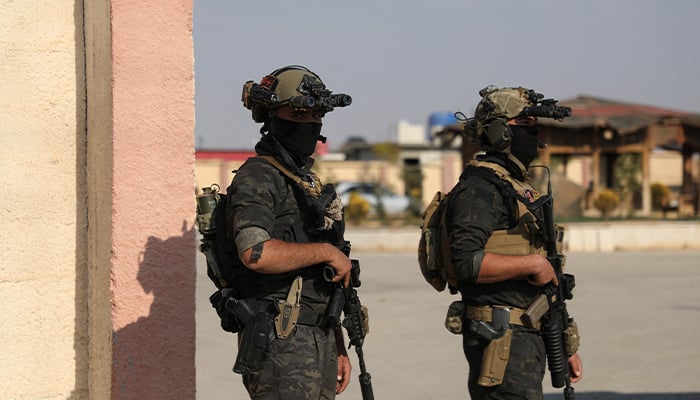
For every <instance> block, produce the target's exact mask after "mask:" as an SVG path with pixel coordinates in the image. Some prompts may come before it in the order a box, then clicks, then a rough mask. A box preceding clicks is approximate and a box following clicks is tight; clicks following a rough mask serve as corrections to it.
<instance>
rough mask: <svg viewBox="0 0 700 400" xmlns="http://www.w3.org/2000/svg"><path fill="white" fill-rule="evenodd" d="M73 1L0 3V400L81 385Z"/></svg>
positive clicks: (80, 163)
mask: <svg viewBox="0 0 700 400" xmlns="http://www.w3.org/2000/svg"><path fill="white" fill-rule="evenodd" d="M76 13H77V14H78V15H80V17H79V19H80V20H82V16H81V12H80V7H79V6H76V5H75V2H74V1H69V0H63V1H51V2H45V1H21V2H20V1H14V2H13V1H2V2H0V20H1V21H2V23H0V58H1V59H2V62H0V93H2V96H0V110H2V112H1V113H0V115H1V116H2V117H0V118H1V119H0V152H1V155H0V186H2V188H3V189H2V190H1V191H0V221H2V224H0V246H1V247H0V248H1V249H2V250H1V251H0V254H1V256H0V307H1V311H0V348H1V349H2V351H0V397H2V398H11V399H38V398H41V399H66V398H68V397H69V396H70V395H71V393H72V392H73V391H74V390H75V389H78V390H79V391H83V390H84V389H85V387H86V384H87V376H86V374H85V373H84V372H85V368H86V366H85V365H81V364H84V363H85V361H86V357H87V347H86V341H87V337H86V326H85V321H86V318H87V309H86V307H85V306H84V304H85V295H84V293H85V288H86V286H85V285H86V284H87V281H86V279H85V277H86V275H85V262H86V252H85V247H84V246H83V245H84V243H85V240H86V214H85V211H84V210H85V202H84V199H85V193H86V192H85V186H84V182H85V168H84V164H85V158H84V153H85V125H84V121H85V112H84V111H85V106H84V100H85V99H84V79H83V77H82V76H83V65H82V63H79V62H76V61H77V60H82V59H83V53H82V42H77V41H76V39H77V40H81V38H82V34H77V33H76Z"/></svg>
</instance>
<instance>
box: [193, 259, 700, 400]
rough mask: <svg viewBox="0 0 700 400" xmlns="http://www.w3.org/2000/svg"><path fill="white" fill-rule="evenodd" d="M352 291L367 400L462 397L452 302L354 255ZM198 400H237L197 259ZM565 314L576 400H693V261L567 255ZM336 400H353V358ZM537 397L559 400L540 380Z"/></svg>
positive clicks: (696, 308)
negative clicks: (363, 318)
mask: <svg viewBox="0 0 700 400" xmlns="http://www.w3.org/2000/svg"><path fill="white" fill-rule="evenodd" d="M353 258H357V259H359V260H360V262H361V265H362V274H361V280H362V286H361V287H360V288H359V289H358V293H359V295H360V298H361V300H362V302H363V304H365V305H367V306H368V307H369V312H370V334H369V335H368V336H367V338H366V341H365V346H364V353H365V359H366V363H367V369H368V371H369V373H370V374H371V375H372V384H373V388H374V395H375V398H376V399H378V400H389V399H392V400H426V399H440V400H452V399H455V400H456V399H468V398H469V396H468V394H467V390H466V374H467V365H466V361H465V360H464V356H463V354H462V350H461V340H460V337H459V336H455V335H452V334H450V333H448V332H447V331H446V330H445V328H444V327H443V321H444V315H445V312H446V310H447V306H448V305H449V303H450V302H451V301H452V300H454V299H455V296H450V295H449V294H447V293H438V292H436V291H434V290H433V289H432V288H431V287H430V286H429V285H428V284H427V283H425V282H424V281H423V278H422V277H421V276H420V272H419V270H418V265H417V261H416V255H415V253H414V252H410V253H407V252H403V253H392V254H389V253H359V252H355V253H354V254H353ZM197 261H198V282H197V315H196V320H197V356H196V366H197V399H198V400H224V399H227V400H231V399H247V398H248V397H247V395H246V392H245V389H244V388H243V385H242V383H241V379H240V376H239V375H236V374H234V373H233V372H232V371H231V368H232V365H233V362H234V360H235V355H236V344H235V336H234V335H231V334H227V333H225V332H223V331H222V330H221V329H219V327H218V319H217V317H216V315H215V313H214V311H213V310H212V309H211V307H210V306H209V303H208V296H209V294H210V293H211V292H212V291H213V285H212V284H211V283H210V282H209V280H208V278H207V277H206V275H205V270H204V264H203V258H202V257H201V255H200V256H199V257H198V260H197ZM567 271H568V272H571V273H573V274H574V275H575V276H576V282H577V284H576V288H575V289H574V301H572V302H570V303H569V311H570V313H571V314H572V315H573V316H575V318H576V320H577V321H578V324H579V329H580V333H581V336H582V345H581V350H580V353H581V356H582V358H583V362H584V379H583V381H582V382H580V383H578V384H576V385H575V389H576V395H577V399H579V400H581V399H584V400H592V399H600V400H609V399H615V400H622V399H624V400H632V399H642V400H672V399H673V400H675V399H679V400H690V399H700V379H698V377H697V372H698V371H700V345H699V344H698V334H699V333H700V291H699V290H698V288H699V287H700V252H698V251H680V252H614V253H572V254H569V255H568V260H567ZM350 354H351V356H350V357H351V361H352V363H353V367H354V369H353V378H352V382H351V384H350V387H349V388H348V390H346V392H345V393H343V394H342V395H340V396H338V399H340V400H342V399H358V400H359V399H360V398H361V395H360V391H359V384H358V381H357V374H358V373H359V367H358V366H357V358H356V355H355V352H354V350H350ZM544 387H545V393H546V395H545V398H546V399H549V400H551V399H559V398H563V396H562V395H561V391H560V390H558V389H553V388H551V387H550V381H549V375H548V373H547V376H546V377H545V380H544Z"/></svg>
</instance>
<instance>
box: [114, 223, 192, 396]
mask: <svg viewBox="0 0 700 400" xmlns="http://www.w3.org/2000/svg"><path fill="white" fill-rule="evenodd" d="M194 243H195V232H194V227H192V228H189V229H188V228H187V224H186V222H185V221H183V227H182V235H181V236H176V237H170V238H168V239H165V240H162V239H159V238H157V237H154V236H151V237H149V238H148V240H147V242H146V245H145V247H144V250H143V252H142V253H141V257H140V258H141V259H140V263H139V271H138V275H137V279H138V281H139V283H140V284H141V286H142V287H143V290H144V292H145V293H147V294H151V295H153V296H154V297H153V303H152V304H151V307H150V310H149V313H148V315H147V316H145V317H141V318H139V319H138V320H137V321H135V322H133V323H131V324H129V325H126V326H125V327H123V328H122V329H119V330H118V331H115V332H113V334H112V349H113V355H112V360H113V361H112V396H113V398H117V399H153V400H157V399H172V398H179V399H194V398H195V384H196V383H195V382H196V381H195V364H194V363H195V279H196V269H195V247H194ZM117 284H118V283H117Z"/></svg>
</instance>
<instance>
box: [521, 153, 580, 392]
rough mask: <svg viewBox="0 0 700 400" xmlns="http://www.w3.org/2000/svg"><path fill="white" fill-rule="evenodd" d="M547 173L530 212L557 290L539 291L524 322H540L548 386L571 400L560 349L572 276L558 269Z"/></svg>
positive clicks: (547, 287) (556, 232) (559, 256)
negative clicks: (536, 221) (543, 189)
mask: <svg viewBox="0 0 700 400" xmlns="http://www.w3.org/2000/svg"><path fill="white" fill-rule="evenodd" d="M542 168H544V169H546V170H547V195H546V196H543V197H542V198H541V202H540V201H536V202H535V203H536V204H534V205H533V208H537V210H533V211H538V214H540V215H538V216H539V217H540V221H542V225H543V226H542V232H543V236H544V246H545V249H546V250H547V261H549V263H550V264H552V267H553V268H554V273H555V274H556V276H557V281H558V282H559V285H558V286H555V285H554V284H553V283H549V284H547V285H545V286H544V287H543V292H544V293H543V294H541V295H540V296H539V297H538V298H537V299H536V300H535V301H534V302H533V304H532V305H531V306H530V307H529V308H528V309H527V311H526V312H525V315H524V318H525V322H526V323H529V324H530V325H532V324H533V323H534V322H536V321H538V320H539V319H540V317H541V318H542V333H543V338H544V345H545V350H546V353H547V366H548V367H549V372H550V376H551V379H552V386H553V387H555V388H561V387H564V386H566V387H565V388H564V398H565V399H566V400H574V396H575V395H574V388H573V387H572V386H571V375H570V374H569V363H568V358H567V354H566V351H565V346H564V331H565V330H566V328H567V327H568V326H569V322H570V321H571V319H570V318H569V313H568V312H567V310H566V303H565V301H566V300H571V299H572V298H573V293H572V291H573V289H574V285H575V279H574V276H573V275H571V274H564V273H563V271H562V267H563V264H564V255H563V254H562V253H561V252H560V251H559V249H558V248H557V243H558V242H561V239H562V237H563V234H564V232H563V230H561V229H557V228H556V227H555V225H554V199H553V198H552V181H551V177H550V176H549V168H547V167H546V166H542Z"/></svg>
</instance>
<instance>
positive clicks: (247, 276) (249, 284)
mask: <svg viewBox="0 0 700 400" xmlns="http://www.w3.org/2000/svg"><path fill="white" fill-rule="evenodd" d="M247 162H263V163H265V162H267V163H269V164H271V165H272V166H274V167H275V169H276V170H278V171H279V172H280V173H281V174H282V175H284V177H285V180H286V181H287V182H288V183H289V184H290V186H291V187H292V191H293V194H294V197H295V199H296V202H297V205H298V207H299V211H300V214H301V218H300V220H299V221H298V222H297V223H295V224H293V225H291V226H283V227H279V228H275V229H273V230H272V231H271V232H270V237H271V238H272V239H279V240H285V241H290V236H293V237H294V241H295V242H296V243H308V242H329V243H331V244H335V245H338V243H337V242H339V241H340V239H342V232H338V231H335V230H333V229H331V230H326V231H323V230H319V229H316V228H317V227H318V226H319V224H322V223H323V221H322V220H323V218H324V212H325V209H326V207H327V206H328V204H329V202H330V201H332V197H333V196H332V194H333V193H335V191H334V189H333V186H332V185H326V186H324V185H322V184H321V181H320V179H319V178H318V177H317V176H316V175H315V174H314V173H309V174H308V175H307V176H306V177H304V178H306V179H304V178H302V177H300V176H298V175H296V174H294V173H293V172H291V171H290V170H289V169H288V168H286V167H285V166H284V165H282V164H281V163H280V162H279V161H278V160H277V159H276V158H274V157H272V156H265V155H263V156H256V157H253V158H250V159H248V161H247ZM324 187H326V189H327V190H324ZM330 189H333V190H330ZM228 241H229V243H231V245H232V246H231V250H232V251H233V252H234V256H233V257H231V260H232V262H233V265H232V266H231V268H232V269H233V270H234V271H236V272H235V273H234V275H235V276H236V279H235V281H234V282H231V283H230V286H229V287H233V288H234V289H235V290H234V296H236V297H238V296H239V295H240V296H243V297H246V296H248V295H250V294H251V293H256V294H259V293H260V292H263V293H264V292H271V291H276V290H279V289H280V288H281V287H285V286H288V285H289V284H291V282H292V280H293V279H294V277H296V276H297V275H302V276H304V277H307V276H314V277H322V271H321V268H320V266H319V267H316V266H310V267H306V268H303V269H301V270H298V271H290V272H287V273H283V274H275V275H269V274H260V273H257V272H254V271H251V270H249V269H248V268H246V267H245V266H244V265H243V263H242V262H241V261H240V258H239V255H238V254H237V251H236V249H235V244H233V243H234V241H233V238H229V240H228ZM343 244H344V242H343Z"/></svg>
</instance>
